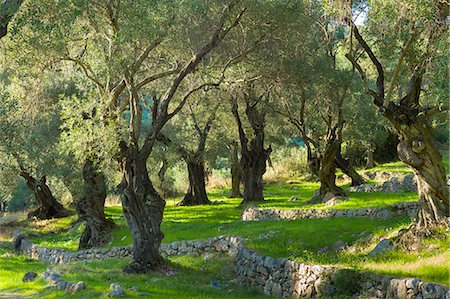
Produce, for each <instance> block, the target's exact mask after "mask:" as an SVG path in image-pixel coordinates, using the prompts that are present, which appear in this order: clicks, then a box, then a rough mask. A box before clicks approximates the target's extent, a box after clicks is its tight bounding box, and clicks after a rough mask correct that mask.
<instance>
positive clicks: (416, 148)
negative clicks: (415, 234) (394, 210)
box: [385, 103, 450, 233]
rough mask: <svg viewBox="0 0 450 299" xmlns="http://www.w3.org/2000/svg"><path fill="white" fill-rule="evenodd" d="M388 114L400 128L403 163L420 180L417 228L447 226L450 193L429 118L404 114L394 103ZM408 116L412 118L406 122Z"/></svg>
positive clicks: (425, 228)
mask: <svg viewBox="0 0 450 299" xmlns="http://www.w3.org/2000/svg"><path fill="white" fill-rule="evenodd" d="M408 110H409V111H408ZM385 115H386V116H387V117H388V118H389V120H391V122H392V123H393V124H394V125H395V127H396V128H397V129H398V133H399V140H400V143H399V144H398V146H397V152H398V156H399V158H400V160H402V161H403V162H405V163H406V164H408V165H409V166H411V167H412V169H413V171H414V173H415V175H416V178H417V190H418V194H419V205H420V209H419V214H418V218H417V220H416V226H417V228H418V229H420V230H422V229H424V230H423V231H424V232H426V233H428V230H429V228H432V227H434V226H436V224H443V223H444V224H445V225H446V226H448V222H447V221H448V217H449V209H450V207H449V192H448V189H447V183H446V175H445V170H444V166H443V164H442V156H441V154H440V153H439V150H438V149H437V146H436V144H435V143H434V141H433V138H432V134H431V125H430V119H429V118H428V117H427V115H426V114H422V115H419V116H418V115H417V111H411V109H407V111H405V109H400V107H399V106H397V105H395V104H393V103H390V105H389V108H388V110H387V111H386V112H385ZM405 115H409V117H408V118H409V121H407V122H405V121H404V120H405Z"/></svg>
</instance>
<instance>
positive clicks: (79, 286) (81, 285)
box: [70, 281, 86, 293]
mask: <svg viewBox="0 0 450 299" xmlns="http://www.w3.org/2000/svg"><path fill="white" fill-rule="evenodd" d="M85 288H86V284H85V283H84V282H82V281H79V282H77V283H76V284H74V285H73V287H72V288H71V290H70V291H71V292H72V293H77V292H79V291H81V290H83V289H85Z"/></svg>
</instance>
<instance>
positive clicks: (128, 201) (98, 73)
mask: <svg viewBox="0 0 450 299" xmlns="http://www.w3.org/2000/svg"><path fill="white" fill-rule="evenodd" d="M239 2H240V1H229V2H227V3H225V4H224V3H223V2H222V1H186V2H181V3H178V2H175V1H173V3H172V1H132V3H131V2H123V1H111V2H104V1H77V0H69V1H57V2H55V1H46V0H44V1H36V2H33V4H32V5H31V3H28V5H25V8H24V9H22V10H21V14H20V15H19V16H18V17H17V18H16V20H17V21H16V23H15V24H20V25H21V26H20V32H19V33H18V34H17V35H15V46H16V47H18V48H20V47H21V45H23V49H24V50H25V49H26V50H28V51H30V50H34V51H35V52H36V58H38V59H39V58H43V57H42V55H41V57H39V56H40V55H39V54H40V53H43V52H44V54H43V56H45V58H46V61H48V60H50V62H51V63H52V65H60V66H64V65H68V64H70V65H75V66H76V67H77V68H78V69H79V72H80V73H82V74H84V76H85V78H86V79H88V80H89V81H90V84H91V85H92V87H93V88H94V89H95V90H96V92H97V99H96V102H97V103H98V104H97V107H96V112H95V114H97V113H98V114H99V115H100V119H101V120H102V121H103V122H105V124H106V123H109V122H112V121H115V122H120V121H121V119H122V117H123V115H124V112H125V111H126V110H128V113H129V119H128V120H129V121H128V129H127V133H126V136H120V134H116V136H117V137H116V138H115V139H116V141H117V144H118V145H119V151H118V153H117V155H116V156H114V157H112V158H115V159H116V160H117V161H118V162H119V168H120V171H121V173H122V176H123V177H122V182H121V184H120V187H119V192H120V193H121V200H122V205H123V208H124V214H125V217H126V220H127V223H128V225H129V228H130V230H131V233H132V236H133V243H134V244H133V245H134V246H133V247H134V257H133V262H132V264H130V265H129V266H127V267H125V269H124V270H125V271H128V272H143V271H148V270H151V269H154V268H157V267H159V266H161V265H162V263H163V259H162V257H161V255H160V253H159V246H160V243H161V240H162V238H163V234H162V232H161V230H160V224H161V221H162V217H163V210H164V206H165V201H164V199H162V198H161V197H160V195H159V194H158V193H157V192H156V191H155V189H154V187H153V185H152V182H151V181H150V179H149V174H148V171H147V168H146V161H147V159H148V157H149V156H150V154H151V153H152V151H153V149H154V147H155V144H156V142H157V140H158V139H159V138H161V130H162V129H163V127H164V126H165V125H166V124H167V122H168V121H169V120H170V119H172V118H173V116H175V115H176V114H177V113H178V112H179V111H180V110H181V109H182V107H183V105H184V104H185V103H186V101H187V100H188V98H189V97H190V96H191V95H192V94H193V93H195V92H197V91H199V90H201V89H203V88H204V87H206V86H212V85H217V84H219V83H220V82H222V81H223V80H224V78H225V71H226V68H227V66H230V64H231V63H232V62H233V59H231V62H227V61H230V57H226V59H225V61H224V62H223V64H222V65H221V69H222V72H218V74H220V75H219V78H212V80H206V82H205V80H202V78H201V76H199V73H196V70H198V69H202V68H203V67H204V66H205V65H207V64H208V61H209V58H210V57H211V56H212V54H213V50H214V49H215V48H217V47H219V45H220V44H221V42H222V40H224V39H225V37H226V36H227V34H228V33H229V32H230V31H233V29H234V28H235V27H237V25H238V24H239V22H240V20H241V19H242V17H243V15H244V13H245V10H246V9H245V7H244V6H242V5H240V4H239ZM175 4H176V5H175ZM44 49H45V50H44ZM41 61H42V60H41ZM208 79H209V78H208ZM155 83H157V84H155ZM149 94H150V95H151V100H152V101H151V105H150V107H151V115H152V117H151V126H150V129H149V130H148V131H144V130H142V129H143V123H142V120H143V110H144V108H143V107H144V102H143V99H144V97H145V95H149ZM93 114H94V111H91V113H90V115H91V116H92V115H93ZM150 228H151V229H150Z"/></svg>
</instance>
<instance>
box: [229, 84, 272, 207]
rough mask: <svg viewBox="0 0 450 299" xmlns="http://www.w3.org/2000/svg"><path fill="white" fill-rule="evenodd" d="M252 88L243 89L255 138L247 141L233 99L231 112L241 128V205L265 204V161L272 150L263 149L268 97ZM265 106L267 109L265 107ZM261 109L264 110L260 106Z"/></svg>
mask: <svg viewBox="0 0 450 299" xmlns="http://www.w3.org/2000/svg"><path fill="white" fill-rule="evenodd" d="M253 88H254V87H252V86H251V85H250V86H248V90H244V92H243V94H244V96H243V98H244V100H245V103H246V109H245V114H246V116H247V119H248V122H249V123H250V125H251V128H252V133H253V134H252V135H253V136H252V139H251V140H250V142H249V140H248V139H247V136H246V134H245V132H244V128H243V126H242V122H241V118H240V116H239V111H238V103H237V98H236V97H234V96H232V97H231V98H230V100H231V111H232V113H233V115H234V118H235V120H236V123H237V126H238V132H239V140H240V143H241V161H240V165H241V169H242V182H243V183H244V199H243V200H242V203H241V204H244V203H248V202H252V201H264V196H263V175H264V173H266V162H267V160H268V159H269V156H270V153H271V152H272V147H271V146H269V147H268V148H267V149H266V148H264V128H265V124H266V121H265V116H266V112H267V111H266V109H267V101H268V97H267V96H256V95H255V94H254V92H255V90H253ZM264 105H266V106H264ZM258 106H261V107H258Z"/></svg>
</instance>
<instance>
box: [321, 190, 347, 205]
mask: <svg viewBox="0 0 450 299" xmlns="http://www.w3.org/2000/svg"><path fill="white" fill-rule="evenodd" d="M327 194H328V193H327ZM346 200H348V197H346V196H333V197H332V198H330V199H328V200H327V201H326V202H325V205H326V206H328V207H331V206H335V205H337V204H339V203H340V202H341V201H346Z"/></svg>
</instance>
